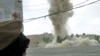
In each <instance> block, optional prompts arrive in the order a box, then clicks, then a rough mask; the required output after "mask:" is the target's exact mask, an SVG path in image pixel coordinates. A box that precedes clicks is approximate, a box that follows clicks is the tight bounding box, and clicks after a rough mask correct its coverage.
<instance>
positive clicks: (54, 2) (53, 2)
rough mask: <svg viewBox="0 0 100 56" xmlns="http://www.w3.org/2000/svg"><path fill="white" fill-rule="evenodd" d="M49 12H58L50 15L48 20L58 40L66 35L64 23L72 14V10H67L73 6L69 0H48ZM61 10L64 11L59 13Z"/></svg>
mask: <svg viewBox="0 0 100 56" xmlns="http://www.w3.org/2000/svg"><path fill="white" fill-rule="evenodd" d="M49 3H50V9H49V14H53V13H58V14H55V15H51V16H50V20H51V21H52V24H53V26H54V31H55V36H56V38H57V41H58V42H61V41H62V40H61V39H64V38H65V37H66V36H68V31H67V28H66V23H67V20H68V18H69V17H71V16H72V15H73V12H72V11H68V10H69V9H71V8H72V7H73V6H72V4H71V3H70V1H69V0H49ZM61 11H65V12H62V13H60V12H61Z"/></svg>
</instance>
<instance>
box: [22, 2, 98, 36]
mask: <svg viewBox="0 0 100 56" xmlns="http://www.w3.org/2000/svg"><path fill="white" fill-rule="evenodd" d="M77 1H78V0H77ZM81 1H82V0H81ZM83 1H84V0H83ZM75 3H76V4H77V3H79V2H75ZM75 3H74V4H75ZM48 9H49V4H48V2H47V0H42V1H41V0H34V1H33V0H24V1H23V12H24V14H23V15H24V19H29V18H35V17H40V16H44V15H47V14H48ZM99 25H100V2H98V3H96V4H93V5H89V6H86V7H83V8H79V9H75V10H74V15H73V16H72V17H71V18H70V19H69V21H68V30H69V32H70V33H79V34H81V33H83V32H84V33H91V34H99V33H100V26H99ZM24 29H25V30H24V33H25V34H26V35H30V34H42V33H44V32H50V33H51V32H53V27H52V24H51V21H50V20H49V19H48V18H46V19H45V18H41V19H37V20H33V21H30V22H27V23H24Z"/></svg>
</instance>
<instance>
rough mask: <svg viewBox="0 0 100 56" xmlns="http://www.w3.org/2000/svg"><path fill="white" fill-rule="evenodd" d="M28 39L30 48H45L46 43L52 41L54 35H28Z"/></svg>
mask: <svg viewBox="0 0 100 56" xmlns="http://www.w3.org/2000/svg"><path fill="white" fill-rule="evenodd" d="M27 38H29V39H30V45H29V48H33V47H44V46H45V45H46V43H48V42H50V41H52V39H53V35H52V34H49V33H44V34H39V35H28V36H27Z"/></svg>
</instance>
